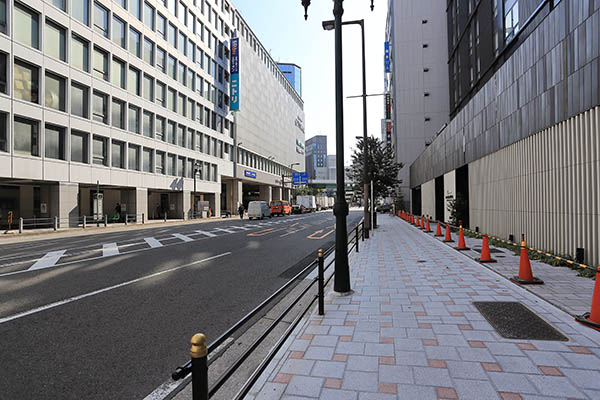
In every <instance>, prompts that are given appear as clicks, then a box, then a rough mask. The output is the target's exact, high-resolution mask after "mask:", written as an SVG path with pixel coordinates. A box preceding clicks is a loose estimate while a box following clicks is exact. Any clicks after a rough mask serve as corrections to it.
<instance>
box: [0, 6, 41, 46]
mask: <svg viewBox="0 0 600 400" xmlns="http://www.w3.org/2000/svg"><path fill="white" fill-rule="evenodd" d="M13 18H14V20H13V37H14V39H15V40H16V41H17V42H20V43H23V44H24V45H27V46H30V47H33V48H34V49H39V48H40V32H39V14H38V13H36V12H35V11H33V10H31V9H29V8H28V7H25V6H23V5H21V4H20V3H15V6H14V13H13ZM4 19H6V16H5V17H4Z"/></svg>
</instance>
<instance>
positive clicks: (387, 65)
mask: <svg viewBox="0 0 600 400" xmlns="http://www.w3.org/2000/svg"><path fill="white" fill-rule="evenodd" d="M384 64H385V72H392V71H391V70H390V42H385V53H384Z"/></svg>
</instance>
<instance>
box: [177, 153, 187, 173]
mask: <svg viewBox="0 0 600 400" xmlns="http://www.w3.org/2000/svg"><path fill="white" fill-rule="evenodd" d="M177 161H178V163H177V164H178V165H177V176H181V177H184V176H185V157H178V158H177Z"/></svg>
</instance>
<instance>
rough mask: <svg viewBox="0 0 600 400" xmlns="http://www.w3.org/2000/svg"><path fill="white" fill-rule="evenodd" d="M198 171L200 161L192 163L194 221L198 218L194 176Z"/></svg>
mask: <svg viewBox="0 0 600 400" xmlns="http://www.w3.org/2000/svg"><path fill="white" fill-rule="evenodd" d="M199 171H200V161H198V160H196V161H194V200H193V202H194V207H193V210H194V219H196V218H198V205H197V202H196V175H198V172H199Z"/></svg>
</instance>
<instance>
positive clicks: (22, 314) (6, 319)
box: [0, 251, 231, 324]
mask: <svg viewBox="0 0 600 400" xmlns="http://www.w3.org/2000/svg"><path fill="white" fill-rule="evenodd" d="M230 254H231V252H230V251H228V252H226V253H222V254H219V255H216V256H212V257H208V258H204V259H202V260H198V261H194V262H191V263H189V264H184V265H180V266H178V267H173V268H169V269H166V270H164V271H160V272H156V273H154V274H150V275H146V276H142V277H140V278H136V279H132V280H130V281H127V282H122V283H119V284H117V285H113V286H109V287H105V288H103V289H99V290H94V291H93V292H89V293H84V294H80V295H79V296H73V297H69V298H68V299H64V300H60V301H56V302H54V303H50V304H46V305H43V306H41V307H36V308H32V309H31V310H27V311H23V312H20V313H18V314H13V315H9V316H8V317H4V318H0V324H4V323H5V322H9V321H13V320H15V319H19V318H23V317H26V316H28V315H31V314H36V313H39V312H41V311H45V310H49V309H51V308H55V307H59V306H62V305H65V304H69V303H72V302H74V301H77V300H81V299H85V298H86V297H91V296H95V295H97V294H100V293H104V292H108V291H110V290H113V289H118V288H120V287H123V286H128V285H131V284H134V283H137V282H141V281H144V280H146V279H151V278H155V277H157V276H160V275H163V274H167V273H169V272H173V271H177V270H178V269H181V268H186V267H191V266H192V265H196V264H200V263H203V262H206V261H211V260H214V259H216V258H220V257H224V256H228V255H230Z"/></svg>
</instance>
